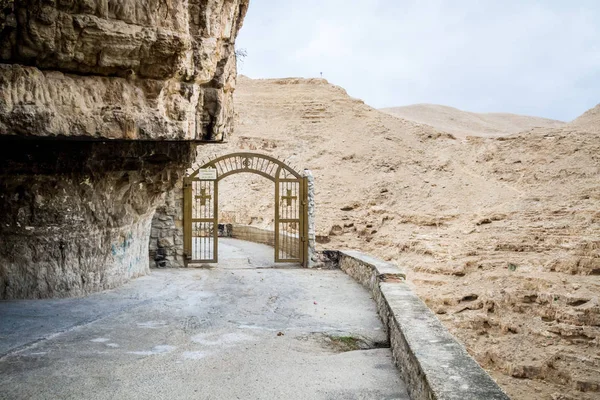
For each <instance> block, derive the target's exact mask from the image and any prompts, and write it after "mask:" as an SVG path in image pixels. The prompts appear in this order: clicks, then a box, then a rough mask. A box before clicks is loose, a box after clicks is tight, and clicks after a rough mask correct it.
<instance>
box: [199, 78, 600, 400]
mask: <svg viewBox="0 0 600 400" xmlns="http://www.w3.org/2000/svg"><path fill="white" fill-rule="evenodd" d="M236 107H237V113H238V116H237V131H236V132H237V133H236V135H235V137H234V138H233V139H232V141H231V142H230V143H229V144H227V145H224V146H223V147H222V148H221V149H220V151H219V154H225V153H228V152H231V151H238V150H239V149H245V150H252V151H259V152H262V153H265V154H271V155H274V156H278V157H280V158H287V159H288V160H289V162H290V163H291V164H294V165H298V166H301V167H307V168H310V169H312V170H313V172H314V174H315V177H316V181H317V206H318V234H319V240H320V242H321V247H322V248H359V249H362V250H364V251H367V252H370V253H372V254H374V255H377V256H379V257H382V258H384V259H387V260H392V261H395V262H397V263H398V264H400V265H402V266H403V267H405V268H407V270H408V276H409V279H410V283H411V284H412V285H414V287H415V290H416V291H417V292H418V293H419V295H420V296H421V297H422V298H423V299H424V300H425V301H426V302H427V303H428V305H429V306H430V307H431V308H432V309H433V310H434V311H435V312H436V313H437V314H438V316H439V318H440V319H441V320H442V321H443V322H444V324H445V325H446V326H447V327H448V328H449V329H450V330H451V331H452V332H453V333H454V334H456V335H457V337H459V338H460V339H461V340H462V341H463V343H464V344H465V345H466V346H467V348H468V350H469V351H470V352H471V354H473V356H474V357H475V358H476V359H477V360H478V361H479V362H480V363H481V364H482V365H483V366H484V367H485V368H487V369H488V370H490V371H491V373H492V375H493V376H494V377H495V378H496V379H497V380H498V382H499V383H500V384H501V385H502V386H503V387H504V388H505V389H506V390H507V391H508V393H509V394H510V395H511V396H512V397H513V398H515V399H532V398H536V399H551V398H553V399H597V398H599V397H600V386H599V385H598V382H600V347H599V346H600V304H599V301H598V293H600V134H599V133H594V132H588V131H580V128H577V127H574V126H566V127H564V128H563V127H560V128H548V127H545V128H539V129H531V130H529V131H527V133H526V134H522V135H512V136H507V137H502V138H468V139H464V140H458V139H455V138H454V137H455V136H467V135H466V134H465V135H461V134H459V135H454V134H453V135H450V134H448V133H446V132H443V131H441V130H440V129H434V128H432V127H430V126H427V125H419V124H417V123H415V122H411V121H407V120H403V119H400V118H397V117H393V116H391V115H388V114H385V113H382V112H380V111H377V110H375V109H372V108H370V107H368V106H367V105H365V104H364V103H363V102H362V101H359V100H356V99H352V98H350V97H348V96H347V94H346V92H345V91H344V90H343V89H341V88H339V87H336V86H333V85H330V84H328V83H327V82H326V81H324V80H302V79H281V80H250V79H248V78H243V77H242V78H241V79H240V80H239V82H238V90H237V92H236ZM502 129H504V128H502ZM498 130H500V128H498ZM202 149H203V148H201V150H200V152H202ZM211 150H212V151H214V149H211ZM201 155H202V156H210V155H208V154H201ZM244 185H246V186H244ZM244 187H249V188H250V189H251V190H250V191H248V190H243V189H244ZM271 190H272V189H271V188H270V186H269V182H267V181H266V180H264V179H263V178H260V177H257V176H249V177H246V178H244V175H238V176H236V177H232V178H228V179H226V180H225V181H224V184H223V185H222V186H221V187H220V191H221V193H222V194H221V197H220V198H221V199H222V203H221V207H222V209H223V210H225V211H227V212H228V217H230V218H232V217H235V218H237V220H238V221H239V222H245V223H247V222H250V221H253V223H254V224H257V225H262V226H269V224H271V223H272V206H271V202H272V197H271V195H270V193H271V192H270V191H271ZM249 193H250V194H249ZM261 193H268V194H267V195H262V196H261ZM223 199H227V201H225V200H223ZM342 209H344V210H346V211H342ZM236 210H237V212H236ZM560 396H563V397H560Z"/></svg>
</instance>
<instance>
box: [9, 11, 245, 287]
mask: <svg viewBox="0 0 600 400" xmlns="http://www.w3.org/2000/svg"><path fill="white" fill-rule="evenodd" d="M247 7H248V0H187V1H182V0H169V1H158V0H107V1H101V0H86V1H83V0H61V1H54V0H50V1H47V0H44V1H42V0H2V1H0V146H1V147H0V148H1V150H0V152H1V154H2V157H3V158H2V159H3V168H2V170H1V171H0V210H2V216H1V217H0V298H23V297H51V296H71V295H81V294H85V293H88V292H90V291H94V290H99V289H103V288H109V287H114V286H115V285H118V284H120V283H121V282H123V281H125V280H126V279H128V278H130V277H134V276H137V275H140V274H143V273H146V272H147V270H148V240H149V237H150V223H151V220H152V216H153V214H154V211H155V209H156V206H157V204H158V203H159V202H160V200H161V198H162V197H163V193H164V192H166V191H168V190H169V189H171V188H173V186H174V185H175V184H176V182H177V180H178V179H179V178H180V177H181V175H182V173H183V171H184V170H185V169H186V168H187V167H189V165H190V164H191V162H192V161H193V159H194V156H195V145H196V144H198V143H200V142H210V141H220V140H223V138H224V137H226V136H227V135H228V134H229V133H230V131H231V129H232V122H233V109H232V107H233V89H234V87H235V78H236V65H235V51H234V42H235V38H236V36H237V33H238V31H239V29H240V27H241V24H242V21H243V17H244V15H245V12H246V10H247Z"/></svg>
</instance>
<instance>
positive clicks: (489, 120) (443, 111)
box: [380, 104, 565, 138]
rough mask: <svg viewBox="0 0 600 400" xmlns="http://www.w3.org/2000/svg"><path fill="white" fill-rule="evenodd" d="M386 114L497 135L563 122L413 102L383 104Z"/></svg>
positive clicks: (457, 131)
mask: <svg viewBox="0 0 600 400" xmlns="http://www.w3.org/2000/svg"><path fill="white" fill-rule="evenodd" d="M380 111H383V112H385V113H387V114H391V115H393V116H395V117H399V118H403V119H407V120H409V121H413V122H417V123H419V124H423V125H429V126H431V127H433V128H434V129H437V130H441V131H443V132H448V133H452V134H453V135H455V136H456V137H458V138H465V137H466V136H473V135H475V136H481V137H499V136H506V135H510V134H513V133H519V132H523V131H525V130H528V129H531V128H542V127H543V128H558V127H561V126H563V125H564V124H565V123H564V122H561V121H555V120H552V119H546V118H539V117H529V116H526V115H515V114H507V113H474V112H468V111H462V110H459V109H456V108H453V107H448V106H440V105H437V104H415V105H411V106H405V107H392V108H383V109H381V110H380Z"/></svg>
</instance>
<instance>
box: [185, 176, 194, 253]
mask: <svg viewBox="0 0 600 400" xmlns="http://www.w3.org/2000/svg"><path fill="white" fill-rule="evenodd" d="M183 237H184V240H183V243H184V246H183V247H184V249H183V252H184V253H185V257H186V258H189V257H191V256H192V252H191V249H192V182H191V181H190V180H189V179H184V181H183Z"/></svg>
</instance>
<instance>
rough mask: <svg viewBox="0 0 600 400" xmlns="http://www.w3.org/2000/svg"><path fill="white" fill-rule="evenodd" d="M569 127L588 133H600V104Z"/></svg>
mask: <svg viewBox="0 0 600 400" xmlns="http://www.w3.org/2000/svg"><path fill="white" fill-rule="evenodd" d="M568 127H570V128H574V129H577V130H581V131H587V132H595V133H598V132H600V104H598V105H597V106H596V107H594V108H592V109H590V110H587V111H586V112H585V113H583V115H581V116H580V117H579V118H576V119H575V120H574V121H572V122H571V123H569V124H568Z"/></svg>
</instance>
